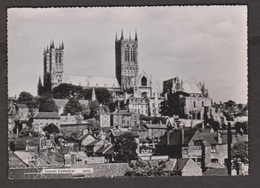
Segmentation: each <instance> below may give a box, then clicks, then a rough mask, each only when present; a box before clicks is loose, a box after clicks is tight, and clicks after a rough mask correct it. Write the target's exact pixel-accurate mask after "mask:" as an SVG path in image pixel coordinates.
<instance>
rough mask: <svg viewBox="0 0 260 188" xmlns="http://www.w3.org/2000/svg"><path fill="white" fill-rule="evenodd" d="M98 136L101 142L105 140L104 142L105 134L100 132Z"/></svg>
mask: <svg viewBox="0 0 260 188" xmlns="http://www.w3.org/2000/svg"><path fill="white" fill-rule="evenodd" d="M100 135H101V140H102V141H105V140H106V134H105V133H104V132H103V131H102V132H101V133H100Z"/></svg>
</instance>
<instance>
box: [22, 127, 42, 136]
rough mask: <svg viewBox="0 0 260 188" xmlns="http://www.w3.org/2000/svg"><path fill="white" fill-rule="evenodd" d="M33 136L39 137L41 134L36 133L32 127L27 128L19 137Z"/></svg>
mask: <svg viewBox="0 0 260 188" xmlns="http://www.w3.org/2000/svg"><path fill="white" fill-rule="evenodd" d="M30 135H32V136H33V137H38V136H39V133H37V132H35V131H34V130H33V129H32V128H30V127H25V128H23V129H22V130H21V131H20V132H19V135H18V136H19V137H28V136H30Z"/></svg>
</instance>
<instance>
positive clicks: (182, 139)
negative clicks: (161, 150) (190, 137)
mask: <svg viewBox="0 0 260 188" xmlns="http://www.w3.org/2000/svg"><path fill="white" fill-rule="evenodd" d="M181 144H182V145H183V144H184V129H181Z"/></svg>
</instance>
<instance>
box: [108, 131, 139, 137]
mask: <svg viewBox="0 0 260 188" xmlns="http://www.w3.org/2000/svg"><path fill="white" fill-rule="evenodd" d="M125 133H130V132H129V131H112V134H113V136H115V137H118V136H120V135H122V134H125ZM132 134H133V136H134V137H139V135H138V134H137V133H135V132H133V133H132Z"/></svg>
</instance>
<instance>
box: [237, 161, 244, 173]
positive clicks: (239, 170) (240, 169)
mask: <svg viewBox="0 0 260 188" xmlns="http://www.w3.org/2000/svg"><path fill="white" fill-rule="evenodd" d="M237 175H238V176H241V175H243V173H242V162H241V160H239V161H238V162H237Z"/></svg>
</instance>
